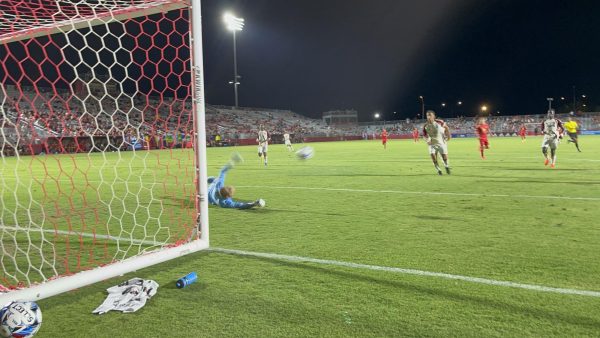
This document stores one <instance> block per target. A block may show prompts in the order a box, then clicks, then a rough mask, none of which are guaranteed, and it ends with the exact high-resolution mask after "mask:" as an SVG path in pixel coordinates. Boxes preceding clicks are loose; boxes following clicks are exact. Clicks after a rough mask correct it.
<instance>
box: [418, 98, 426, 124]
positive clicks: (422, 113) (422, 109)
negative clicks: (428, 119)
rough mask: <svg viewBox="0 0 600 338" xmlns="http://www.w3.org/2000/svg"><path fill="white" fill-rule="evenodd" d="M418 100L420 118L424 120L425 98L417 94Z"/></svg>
mask: <svg viewBox="0 0 600 338" xmlns="http://www.w3.org/2000/svg"><path fill="white" fill-rule="evenodd" d="M419 100H421V118H422V119H423V121H425V98H424V97H423V95H419Z"/></svg>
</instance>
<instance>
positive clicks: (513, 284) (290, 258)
mask: <svg viewBox="0 0 600 338" xmlns="http://www.w3.org/2000/svg"><path fill="white" fill-rule="evenodd" d="M208 251H211V252H218V253H223V254H229V255H238V256H251V257H260V258H268V259H275V260H283V261H288V262H298V263H315V264H322V265H333V266H341V267H345V268H352V269H362V270H374V271H385V272H392V273H398V274H404V275H416V276H424V277H435V278H443V279H453V280H460V281H464V282H470V283H477V284H485V285H493V286H502V287H509V288H518V289H525V290H530V291H537V292H549V293H558V294H563V295H578V296H586V297H600V291H590V290H578V289H567V288H558V287H552V286H544V285H537V284H524V283H517V282H509V281H502V280H495V279H488V278H480V277H470V276H462V275H453V274H449V273H443V272H432V271H424V270H416V269H405V268H395V267H388V266H379V265H369V264H359V263H352V262H343V261H335V260H328V259H318V258H311V257H301V256H289V255H280V254H274V253H265V252H252V251H244V250H235V249H225V248H209V249H208Z"/></svg>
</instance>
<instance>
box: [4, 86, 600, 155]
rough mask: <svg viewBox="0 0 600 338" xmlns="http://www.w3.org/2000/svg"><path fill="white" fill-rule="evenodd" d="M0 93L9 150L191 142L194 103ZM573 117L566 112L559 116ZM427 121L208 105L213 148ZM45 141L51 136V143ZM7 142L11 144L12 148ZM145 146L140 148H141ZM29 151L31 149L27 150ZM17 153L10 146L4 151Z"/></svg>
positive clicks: (464, 123)
mask: <svg viewBox="0 0 600 338" xmlns="http://www.w3.org/2000/svg"><path fill="white" fill-rule="evenodd" d="M6 93H7V95H4V96H2V95H1V94H0V99H1V101H0V102H1V104H0V128H2V131H3V135H4V136H3V143H2V144H0V146H2V147H3V149H4V148H11V147H12V148H22V147H25V148H26V147H27V146H29V145H31V144H36V143H46V149H43V151H45V152H65V151H66V152H74V151H84V152H87V151H93V150H107V149H111V148H112V149H113V150H114V149H131V148H133V147H136V146H139V147H147V148H157V147H163V146H165V147H173V146H177V147H186V146H191V141H190V140H191V135H192V134H193V124H192V119H191V116H192V109H191V103H190V102H189V100H188V101H185V102H184V101H182V100H174V99H172V98H165V99H163V100H161V99H159V98H157V97H148V96H139V97H134V98H131V97H129V96H124V95H123V96H120V98H119V99H114V98H112V97H110V96H106V95H105V96H104V97H101V98H96V97H94V96H87V97H86V98H83V99H80V98H78V97H77V96H75V95H71V94H69V93H68V92H61V93H58V94H54V95H53V94H51V92H49V91H43V90H42V91H39V92H37V93H36V92H34V91H27V92H25V93H21V92H17V91H15V90H13V91H12V92H11V91H6ZM541 116H542V115H518V116H490V117H488V118H487V119H488V124H489V125H490V132H491V133H492V135H494V134H503V135H514V134H516V133H517V132H518V130H519V129H520V128H521V127H522V126H526V127H527V129H528V131H529V132H530V133H532V132H533V133H538V132H539V130H538V129H539V126H538V125H539V121H541ZM559 118H563V119H566V116H559ZM577 119H578V120H579V121H580V125H581V127H582V129H583V130H586V129H589V130H600V115H598V114H592V115H578V116H577ZM446 122H447V123H448V125H449V127H450V130H451V131H452V132H453V133H456V134H466V135H468V134H473V133H474V128H475V123H476V118H474V117H458V118H450V119H446ZM422 123H423V121H422V120H418V119H413V120H411V119H406V120H400V121H386V122H382V121H376V122H368V123H359V124H343V125H330V126H328V125H327V124H326V123H325V122H324V121H323V120H320V119H311V118H308V117H305V116H302V115H299V114H296V113H294V112H292V111H290V110H276V109H259V108H234V107H229V106H215V105H207V107H206V130H207V142H208V144H209V145H227V144H237V143H238V142H239V141H240V140H243V139H253V138H255V137H256V131H257V129H258V127H259V126H261V125H262V126H263V127H264V128H265V129H266V130H267V131H269V133H270V134H271V135H272V137H273V139H274V140H275V141H280V140H279V139H280V138H281V135H282V134H284V133H289V134H290V135H292V141H293V142H302V141H303V140H304V139H305V137H339V136H341V137H349V136H353V137H356V136H359V137H360V136H362V137H363V138H374V137H377V136H378V135H379V133H380V132H381V130H382V129H383V128H384V127H385V128H386V129H387V131H388V133H389V134H390V135H392V136H393V135H408V134H410V133H411V132H412V131H413V130H414V128H417V129H418V130H419V131H420V130H421V128H422ZM44 140H52V141H48V142H44ZM5 145H8V146H5ZM138 149H139V148H138ZM20 151H23V152H26V149H24V150H20ZM9 152H10V151H7V150H4V153H9Z"/></svg>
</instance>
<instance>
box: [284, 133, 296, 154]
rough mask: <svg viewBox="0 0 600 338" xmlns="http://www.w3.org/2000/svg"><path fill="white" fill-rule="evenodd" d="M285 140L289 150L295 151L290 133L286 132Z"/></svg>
mask: <svg viewBox="0 0 600 338" xmlns="http://www.w3.org/2000/svg"><path fill="white" fill-rule="evenodd" d="M283 141H284V142H285V146H286V147H287V149H288V151H294V147H292V141H290V134H288V133H284V134H283Z"/></svg>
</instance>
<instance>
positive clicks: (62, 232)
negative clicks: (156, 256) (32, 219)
mask: <svg viewBox="0 0 600 338" xmlns="http://www.w3.org/2000/svg"><path fill="white" fill-rule="evenodd" d="M0 230H14V231H25V232H45V233H51V234H59V235H68V236H76V237H88V238H97V239H107V240H112V241H116V242H126V243H131V244H147V245H165V244H168V243H164V242H162V243H161V242H157V241H147V240H142V239H133V238H126V237H116V236H110V235H101V234H90V233H87V232H76V231H65V230H54V229H40V228H23V227H14V226H13V227H11V226H2V225H0Z"/></svg>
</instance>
